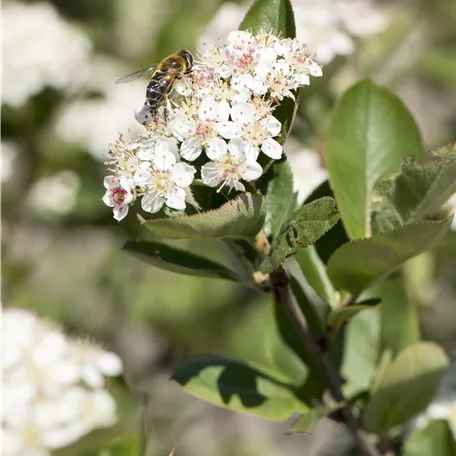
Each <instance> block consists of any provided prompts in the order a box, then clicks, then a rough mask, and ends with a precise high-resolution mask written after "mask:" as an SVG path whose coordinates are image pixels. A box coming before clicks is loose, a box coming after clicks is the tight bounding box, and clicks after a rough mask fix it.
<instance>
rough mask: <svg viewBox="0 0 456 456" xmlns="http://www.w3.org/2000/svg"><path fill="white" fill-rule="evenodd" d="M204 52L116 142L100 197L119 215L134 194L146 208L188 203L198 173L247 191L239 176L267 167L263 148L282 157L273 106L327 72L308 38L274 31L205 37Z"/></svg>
mask: <svg viewBox="0 0 456 456" xmlns="http://www.w3.org/2000/svg"><path fill="white" fill-rule="evenodd" d="M199 57H200V59H199V62H198V64H197V65H196V66H195V67H194V69H193V71H192V73H191V74H190V75H189V76H188V77H185V78H184V79H182V80H180V81H178V82H177V83H176V84H175V91H176V93H177V96H176V97H174V100H173V102H172V103H171V102H170V101H168V103H167V104H166V106H163V107H161V108H160V109H159V110H158V111H156V112H152V111H151V109H150V108H149V107H148V106H146V105H144V106H143V107H142V108H141V109H138V110H137V112H136V119H137V120H138V121H139V122H140V123H142V124H144V126H145V128H146V131H145V133H144V134H142V135H140V136H139V137H138V138H137V139H136V140H134V141H131V140H130V141H126V140H125V139H124V138H123V137H122V136H121V137H120V139H119V140H118V141H117V142H116V143H115V144H113V145H111V150H110V151H109V153H108V157H109V162H108V163H109V165H110V166H111V168H110V170H111V171H112V175H110V176H108V177H107V178H106V179H105V187H106V194H105V196H104V199H103V200H104V202H105V203H106V204H107V205H108V206H110V207H113V209H114V218H115V219H116V220H122V219H123V218H124V217H125V216H126V214H127V211H128V207H129V206H130V205H131V204H132V203H133V202H134V201H135V199H136V198H137V197H142V201H141V205H142V208H143V209H144V210H145V211H147V212H151V213H154V212H157V211H159V210H160V209H161V208H162V207H163V206H164V205H166V206H168V207H170V208H173V209H180V210H182V209H184V208H185V198H186V188H187V187H189V186H190V185H191V183H192V181H193V178H194V175H195V174H196V173H198V177H200V178H201V180H202V182H203V183H204V184H205V185H207V186H210V187H214V188H217V189H218V191H220V190H221V189H222V188H223V187H225V186H227V187H229V188H234V189H236V190H238V191H245V186H244V183H243V182H242V181H246V182H249V181H252V180H256V179H258V178H259V177H260V176H261V174H262V173H263V169H262V167H261V166H260V164H259V163H258V159H259V156H260V154H265V155H266V156H268V157H269V158H270V159H273V160H277V159H280V158H281V156H282V145H281V144H280V143H279V142H278V141H277V140H276V139H275V138H277V137H278V136H279V134H280V132H281V129H282V125H281V123H280V122H279V120H277V118H276V117H274V115H273V114H274V110H275V108H276V107H277V106H278V105H279V104H280V103H281V102H282V100H283V99H284V98H286V97H289V98H292V99H294V97H295V91H296V90H297V89H298V88H299V87H301V86H304V85H308V84H309V83H310V76H321V75H322V71H321V67H320V66H319V65H318V64H317V63H315V62H314V60H313V55H312V54H311V53H310V52H309V51H308V49H307V47H306V45H305V44H304V43H301V42H300V41H298V40H296V39H280V38H278V37H276V36H274V35H272V34H270V33H263V32H262V33H259V34H257V35H252V34H251V33H250V32H248V31H236V32H232V33H230V34H229V36H228V38H227V40H226V41H219V42H217V43H214V44H206V45H205V46H204V47H203V49H202V50H201V51H200V52H199ZM197 159H198V161H197V162H195V161H196V160H197ZM189 162H190V163H197V166H196V165H195V166H196V167H195V166H192V165H190V164H189Z"/></svg>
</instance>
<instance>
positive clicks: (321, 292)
mask: <svg viewBox="0 0 456 456" xmlns="http://www.w3.org/2000/svg"><path fill="white" fill-rule="evenodd" d="M296 261H297V262H298V264H299V267H300V268H301V271H302V273H303V274H304V277H305V278H306V280H307V282H308V284H309V285H310V286H311V287H312V289H313V290H314V291H315V293H317V295H318V296H320V298H321V299H323V301H325V302H326V303H327V304H329V305H330V306H331V307H332V306H333V305H334V304H335V300H336V297H335V290H334V287H333V285H332V283H331V281H330V280H329V277H328V274H327V272H326V265H325V264H324V263H323V260H322V259H321V258H320V256H319V255H318V252H317V249H316V248H315V246H314V245H309V246H308V247H306V248H305V249H298V250H297V252H296Z"/></svg>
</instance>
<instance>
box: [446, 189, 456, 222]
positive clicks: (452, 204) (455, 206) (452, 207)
mask: <svg viewBox="0 0 456 456" xmlns="http://www.w3.org/2000/svg"><path fill="white" fill-rule="evenodd" d="M446 207H447V209H448V210H449V211H450V212H451V213H452V214H455V216H454V217H453V221H452V222H451V230H453V231H456V193H455V194H454V195H453V196H451V198H450V199H449V200H448V201H447V203H446Z"/></svg>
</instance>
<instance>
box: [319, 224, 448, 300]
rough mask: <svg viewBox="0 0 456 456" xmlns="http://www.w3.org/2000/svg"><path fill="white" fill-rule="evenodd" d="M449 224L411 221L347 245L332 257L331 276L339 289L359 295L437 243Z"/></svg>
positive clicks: (329, 264)
mask: <svg viewBox="0 0 456 456" xmlns="http://www.w3.org/2000/svg"><path fill="white" fill-rule="evenodd" d="M450 224H451V219H447V220H440V221H436V222H421V223H412V224H409V225H404V226H400V227H399V228H396V229H395V230H393V231H391V232H388V233H381V234H376V235H374V236H372V237H370V238H367V239H360V240H356V241H352V242H350V243H347V244H344V245H343V246H342V247H340V248H339V249H338V250H336V252H335V253H334V254H333V255H332V256H331V258H330V259H329V262H328V275H329V277H330V279H331V281H332V283H333V284H334V286H335V287H336V288H337V289H344V290H347V291H350V292H351V293H355V294H358V293H360V292H361V291H363V290H364V289H366V288H367V287H368V286H370V285H372V284H373V283H374V282H376V281H377V280H380V279H382V278H385V277H386V276H387V275H388V274H390V273H391V272H392V271H394V270H395V269H396V268H398V267H399V266H400V265H401V264H403V263H404V262H405V261H407V260H409V259H410V258H412V257H414V256H416V255H419V254H420V253H422V252H424V251H425V250H427V249H429V248H431V247H432V246H433V245H435V244H436V243H437V242H438V241H439V240H440V239H441V238H442V237H443V236H444V234H445V233H446V232H447V230H448V228H449V227H450Z"/></svg>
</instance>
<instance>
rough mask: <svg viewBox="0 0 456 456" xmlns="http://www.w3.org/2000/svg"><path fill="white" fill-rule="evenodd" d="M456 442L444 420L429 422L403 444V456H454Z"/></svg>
mask: <svg viewBox="0 0 456 456" xmlns="http://www.w3.org/2000/svg"><path fill="white" fill-rule="evenodd" d="M455 454H456V441H455V440H454V437H453V434H452V433H451V430H450V427H449V423H448V421H446V420H434V421H431V422H430V423H429V424H428V425H427V426H426V427H425V428H424V429H420V430H419V431H416V432H414V433H413V434H412V435H411V436H410V437H409V439H408V440H407V442H406V444H405V449H404V456H431V455H436V456H437V455H438V456H454V455H455Z"/></svg>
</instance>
